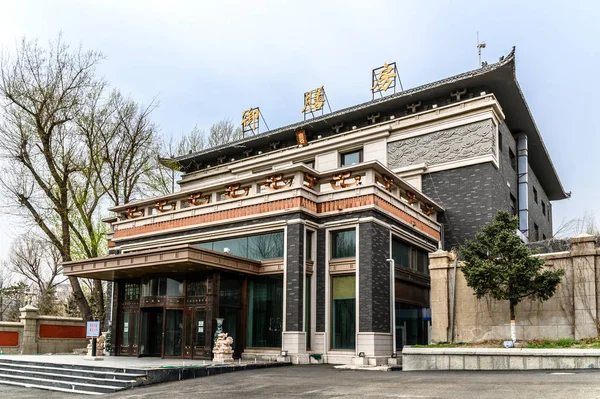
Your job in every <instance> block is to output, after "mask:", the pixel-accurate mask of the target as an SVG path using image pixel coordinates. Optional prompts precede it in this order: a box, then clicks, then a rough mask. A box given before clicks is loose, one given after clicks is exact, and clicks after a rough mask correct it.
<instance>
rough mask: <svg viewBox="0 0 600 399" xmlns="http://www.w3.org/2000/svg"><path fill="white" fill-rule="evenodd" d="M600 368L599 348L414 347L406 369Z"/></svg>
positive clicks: (407, 351)
mask: <svg viewBox="0 0 600 399" xmlns="http://www.w3.org/2000/svg"><path fill="white" fill-rule="evenodd" d="M588 368H600V349H518V348H514V349H504V348H497V349H492V348H411V347H404V349H403V350H402V370H403V371H418V370H420V371H426V370H543V369H548V370H568V369H588Z"/></svg>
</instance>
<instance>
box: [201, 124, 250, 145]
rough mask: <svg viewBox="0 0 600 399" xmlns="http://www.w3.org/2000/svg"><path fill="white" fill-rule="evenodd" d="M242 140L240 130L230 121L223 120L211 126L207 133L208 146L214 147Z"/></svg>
mask: <svg viewBox="0 0 600 399" xmlns="http://www.w3.org/2000/svg"><path fill="white" fill-rule="evenodd" d="M240 138H242V129H241V127H239V126H237V127H236V126H235V125H234V124H233V122H232V121H231V119H223V120H220V121H219V122H217V123H215V124H213V125H212V126H211V127H210V129H209V131H208V146H209V147H216V146H219V145H223V144H227V143H231V142H232V141H236V140H239V139H240Z"/></svg>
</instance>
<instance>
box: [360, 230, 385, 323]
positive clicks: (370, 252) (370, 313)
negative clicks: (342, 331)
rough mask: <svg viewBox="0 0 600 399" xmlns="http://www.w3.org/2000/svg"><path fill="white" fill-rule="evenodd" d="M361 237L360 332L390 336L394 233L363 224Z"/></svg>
mask: <svg viewBox="0 0 600 399" xmlns="http://www.w3.org/2000/svg"><path fill="white" fill-rule="evenodd" d="M358 237H359V248H358V251H359V265H358V279H359V280H358V292H359V303H358V305H359V309H358V328H359V329H358V331H359V332H390V266H389V263H387V262H386V259H388V258H389V257H390V232H389V230H387V229H386V228H385V227H383V226H381V225H379V224H377V223H373V222H367V223H360V224H359V227H358Z"/></svg>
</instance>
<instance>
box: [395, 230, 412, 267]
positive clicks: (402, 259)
mask: <svg viewBox="0 0 600 399" xmlns="http://www.w3.org/2000/svg"><path fill="white" fill-rule="evenodd" d="M392 259H394V263H395V265H396V266H400V267H406V268H410V246H409V245H408V244H406V243H405V242H404V241H400V240H399V239H398V238H396V237H394V238H393V239H392Z"/></svg>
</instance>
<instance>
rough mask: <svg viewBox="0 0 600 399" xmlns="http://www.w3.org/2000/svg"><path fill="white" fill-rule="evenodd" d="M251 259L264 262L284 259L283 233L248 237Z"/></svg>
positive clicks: (249, 256)
mask: <svg viewBox="0 0 600 399" xmlns="http://www.w3.org/2000/svg"><path fill="white" fill-rule="evenodd" d="M244 256H246V257H247V258H249V259H254V260H263V259H275V258H283V232H277V233H269V234H260V235H257V236H250V237H248V253H247V254H246V255H244Z"/></svg>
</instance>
